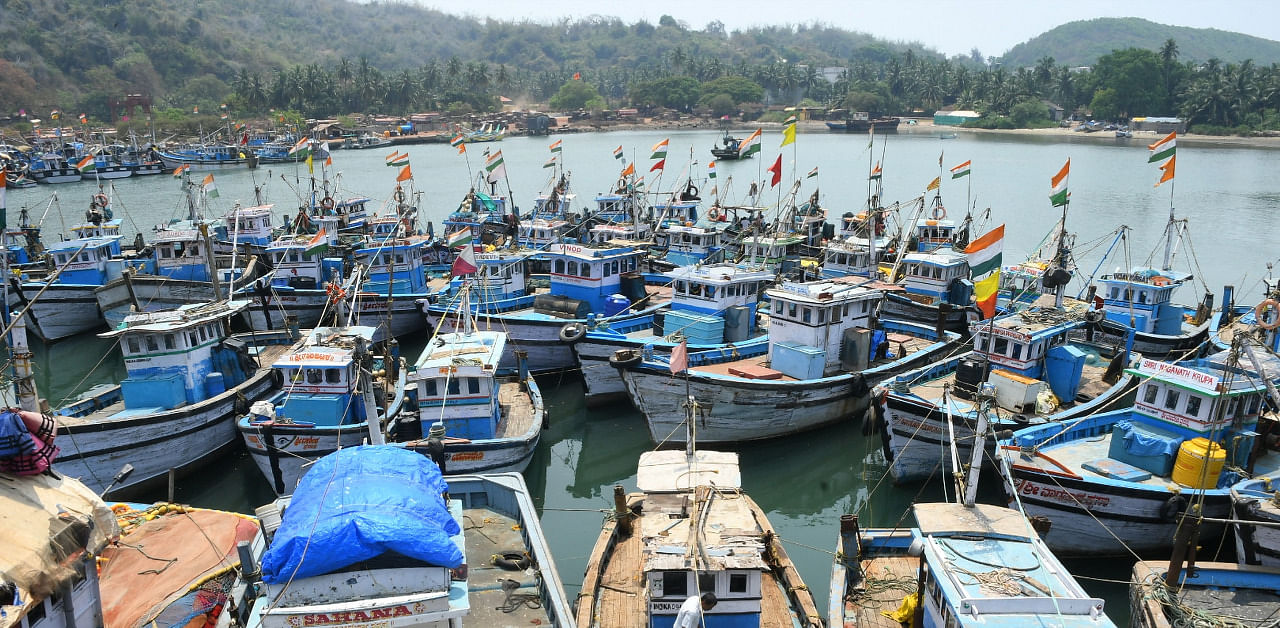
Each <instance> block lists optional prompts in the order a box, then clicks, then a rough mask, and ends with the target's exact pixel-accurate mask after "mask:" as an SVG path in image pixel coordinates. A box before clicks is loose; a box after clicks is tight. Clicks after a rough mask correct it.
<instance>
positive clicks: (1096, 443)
mask: <svg viewBox="0 0 1280 628" xmlns="http://www.w3.org/2000/svg"><path fill="white" fill-rule="evenodd" d="M1111 436H1112V433H1111V432H1108V433H1106V434H1102V435H1099V436H1096V437H1094V438H1082V439H1077V440H1073V441H1070V442H1067V443H1063V444H1060V445H1050V446H1048V447H1043V448H1041V449H1040V450H1039V452H1038V455H1036V456H1035V457H1034V458H1026V457H1023V456H1022V455H1020V454H1018V453H1017V452H1010V455H1011V458H1010V463H1011V464H1014V465H1017V466H1020V467H1026V468H1031V469H1036V470H1040V471H1046V472H1050V473H1055V474H1061V473H1063V472H1064V471H1068V472H1070V473H1074V474H1076V475H1078V476H1080V477H1083V478H1085V479H1098V478H1104V477H1107V476H1104V475H1102V474H1100V473H1097V472H1094V471H1090V470H1088V469H1085V468H1084V465H1085V464H1086V463H1090V462H1094V461H1097V460H1103V459H1107V458H1108V454H1109V452H1110V451H1111ZM1276 470H1280V452H1275V451H1270V450H1268V451H1265V452H1263V453H1262V454H1261V455H1260V456H1258V460H1257V462H1255V463H1254V472H1255V474H1256V475H1266V474H1268V473H1273V472H1274V471H1276ZM1133 483H1134V484H1139V485H1142V486H1151V487H1157V488H1165V489H1168V490H1176V491H1184V490H1186V487H1184V486H1182V485H1180V484H1178V483H1177V482H1174V481H1173V479H1172V478H1167V477H1158V476H1156V475H1154V474H1153V475H1152V476H1151V477H1149V478H1147V479H1145V480H1141V481H1138V482H1133Z"/></svg>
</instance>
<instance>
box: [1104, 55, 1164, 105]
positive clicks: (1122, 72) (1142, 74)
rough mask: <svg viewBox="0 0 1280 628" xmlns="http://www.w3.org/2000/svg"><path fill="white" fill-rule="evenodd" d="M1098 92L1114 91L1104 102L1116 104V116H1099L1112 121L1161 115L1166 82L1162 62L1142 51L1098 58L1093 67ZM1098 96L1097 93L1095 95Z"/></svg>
mask: <svg viewBox="0 0 1280 628" xmlns="http://www.w3.org/2000/svg"><path fill="white" fill-rule="evenodd" d="M1093 76H1094V79H1095V85H1096V89H1097V90H1111V91H1112V92H1113V93H1112V94H1109V95H1107V96H1106V97H1104V99H1103V102H1106V103H1114V105H1115V109H1114V111H1113V113H1112V115H1107V116H1103V115H1101V114H1099V113H1098V112H1097V111H1096V110H1095V111H1094V114H1093V115H1094V116H1095V117H1100V118H1104V119H1108V120H1113V119H1116V118H1117V117H1120V116H1124V117H1130V116H1136V115H1159V114H1161V113H1169V112H1164V111H1160V110H1159V107H1160V103H1161V101H1162V100H1163V99H1162V98H1161V96H1162V94H1163V91H1164V84H1163V83H1164V82H1163V80H1162V79H1161V76H1160V60H1159V58H1157V57H1156V53H1154V52H1152V51H1150V50H1142V49H1140V48H1126V49H1124V50H1116V51H1113V52H1112V53H1111V54H1106V55H1103V56H1101V57H1099V58H1098V63H1097V64H1095V65H1094V67H1093ZM1095 93H1096V92H1095Z"/></svg>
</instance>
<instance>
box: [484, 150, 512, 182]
mask: <svg viewBox="0 0 1280 628" xmlns="http://www.w3.org/2000/svg"><path fill="white" fill-rule="evenodd" d="M484 169H485V170H486V171H488V173H489V177H488V178H489V181H497V180H498V179H500V178H502V177H505V176H507V166H506V165H505V164H504V163H503V162H502V151H498V152H496V153H494V154H492V155H489V157H488V158H487V159H486V160H485V163H484Z"/></svg>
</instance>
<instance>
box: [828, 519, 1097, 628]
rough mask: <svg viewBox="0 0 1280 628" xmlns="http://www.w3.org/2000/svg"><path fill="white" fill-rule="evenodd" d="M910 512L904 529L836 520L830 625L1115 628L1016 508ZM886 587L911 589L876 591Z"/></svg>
mask: <svg viewBox="0 0 1280 628" xmlns="http://www.w3.org/2000/svg"><path fill="white" fill-rule="evenodd" d="M912 512H913V514H914V516H915V520H916V524H917V527H914V528H910V529H905V528H894V529H887V528H869V529H865V530H863V529H860V528H859V527H858V523H857V518H856V517H854V516H853V515H845V517H844V518H842V519H841V522H840V537H839V543H838V545H837V548H836V556H837V558H836V561H835V566H834V567H833V568H832V572H831V595H830V598H829V600H830V604H829V606H828V613H827V623H828V625H830V626H861V627H866V628H899V627H900V626H902V625H921V626H953V627H956V628H961V627H978V626H991V625H1010V626H1035V625H1045V624H1052V625H1054V626H1063V627H1071V628H1115V626H1116V624H1115V623H1114V622H1113V621H1112V620H1111V619H1110V618H1109V617H1107V615H1106V614H1105V612H1104V610H1103V609H1104V602H1103V600H1102V599H1101V598H1097V597H1094V596H1091V595H1089V593H1088V592H1086V591H1085V590H1084V587H1082V586H1080V583H1078V582H1076V579H1075V578H1074V577H1072V575H1071V573H1070V572H1069V571H1068V570H1067V568H1066V567H1065V566H1064V565H1063V564H1062V562H1061V561H1059V560H1058V558H1057V557H1056V556H1054V554H1053V552H1051V551H1050V550H1049V548H1048V547H1047V546H1046V545H1045V543H1044V541H1043V540H1042V539H1041V538H1040V535H1039V534H1037V533H1036V531H1035V530H1034V529H1033V528H1032V527H1031V524H1029V523H1028V522H1027V521H1026V519H1025V517H1023V516H1022V514H1021V513H1019V512H1018V511H1017V510H1013V509H1010V508H1002V507H999V506H991V505H987V504H975V505H963V504H947V503H930V504H915V505H914V506H912ZM1054 531H1055V532H1056V529H1055V530H1054ZM887 580H892V581H898V582H911V583H913V584H915V585H917V586H916V587H912V588H911V589H909V590H907V591H904V590H903V589H901V588H897V587H883V586H874V585H875V583H878V582H884V581H887ZM997 582H999V584H996V583H997ZM917 588H918V590H917ZM912 597H915V598H916V600H915V604H913V605H912V606H907V605H906V604H905V603H904V600H906V599H910V598H912ZM899 620H901V621H899Z"/></svg>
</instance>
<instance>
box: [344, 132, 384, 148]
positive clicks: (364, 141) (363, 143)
mask: <svg viewBox="0 0 1280 628" xmlns="http://www.w3.org/2000/svg"><path fill="white" fill-rule="evenodd" d="M390 145H391V140H389V139H387V138H385V137H382V136H378V135H374V134H372V133H365V134H364V135H361V136H360V137H356V138H352V139H350V140H348V141H346V142H344V143H343V146H344V147H346V148H352V149H365V148H381V147H383V146H390Z"/></svg>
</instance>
